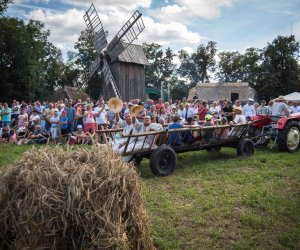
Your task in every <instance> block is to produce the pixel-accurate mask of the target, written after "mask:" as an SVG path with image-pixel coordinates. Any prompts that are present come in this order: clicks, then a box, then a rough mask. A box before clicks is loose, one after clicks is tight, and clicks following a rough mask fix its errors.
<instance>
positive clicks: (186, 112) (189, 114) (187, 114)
mask: <svg viewBox="0 0 300 250" xmlns="http://www.w3.org/2000/svg"><path fill="white" fill-rule="evenodd" d="M182 115H183V119H184V120H185V121H187V119H188V118H189V117H192V118H193V117H194V111H193V110H192V109H191V108H190V104H188V103H187V104H186V105H185V109H184V110H183V111H182Z"/></svg>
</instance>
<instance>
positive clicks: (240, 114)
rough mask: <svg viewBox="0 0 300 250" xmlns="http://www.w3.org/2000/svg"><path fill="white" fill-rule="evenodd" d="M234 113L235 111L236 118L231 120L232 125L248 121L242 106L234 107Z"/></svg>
mask: <svg viewBox="0 0 300 250" xmlns="http://www.w3.org/2000/svg"><path fill="white" fill-rule="evenodd" d="M233 113H234V119H233V120H232V121H231V122H230V124H231V125H233V124H246V123H247V119H246V117H245V116H244V115H243V109H242V108H241V107H235V108H234V109H233Z"/></svg>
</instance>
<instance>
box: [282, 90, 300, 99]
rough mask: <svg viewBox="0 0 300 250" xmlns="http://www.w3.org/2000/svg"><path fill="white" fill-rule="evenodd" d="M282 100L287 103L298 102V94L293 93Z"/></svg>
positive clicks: (299, 93) (299, 95) (299, 96)
mask: <svg viewBox="0 0 300 250" xmlns="http://www.w3.org/2000/svg"><path fill="white" fill-rule="evenodd" d="M284 99H285V100H287V101H300V92H293V93H291V94H288V95H286V96H284Z"/></svg>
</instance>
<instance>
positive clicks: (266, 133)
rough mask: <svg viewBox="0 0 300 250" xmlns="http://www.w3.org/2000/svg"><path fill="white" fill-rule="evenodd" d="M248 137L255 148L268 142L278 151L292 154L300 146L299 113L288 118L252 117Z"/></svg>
mask: <svg viewBox="0 0 300 250" xmlns="http://www.w3.org/2000/svg"><path fill="white" fill-rule="evenodd" d="M251 121H252V122H253V123H252V124H251V125H250V127H249V130H248V135H249V137H250V138H252V140H253V141H254V145H255V146H266V145H267V144H268V143H269V141H270V140H272V141H274V143H277V146H278V149H279V150H280V151H287V152H294V151H296V150H297V149H298V148H299V146H300V113H295V114H291V115H289V116H284V117H279V116H261V115H257V116H253V117H252V118H251Z"/></svg>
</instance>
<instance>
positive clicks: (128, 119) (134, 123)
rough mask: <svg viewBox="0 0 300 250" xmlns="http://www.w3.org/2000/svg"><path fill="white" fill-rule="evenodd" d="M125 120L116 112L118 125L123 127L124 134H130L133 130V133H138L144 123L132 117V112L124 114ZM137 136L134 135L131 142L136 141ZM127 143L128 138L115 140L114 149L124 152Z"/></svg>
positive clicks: (120, 152) (117, 151)
mask: <svg viewBox="0 0 300 250" xmlns="http://www.w3.org/2000/svg"><path fill="white" fill-rule="evenodd" d="M124 117H125V120H121V119H120V118H119V114H116V120H117V125H118V126H119V127H121V128H123V135H129V133H130V132H131V130H132V133H134V134H136V133H137V132H138V131H139V130H140V129H141V127H142V125H143V123H141V122H139V121H138V120H137V119H136V118H135V117H132V116H131V114H130V113H129V112H128V113H126V114H125V115H124ZM136 138H137V137H132V138H131V139H130V141H129V143H135V141H136ZM126 143H127V138H124V139H120V140H118V141H117V142H115V145H114V146H113V151H114V152H116V153H119V154H122V153H123V151H124V149H125V145H126Z"/></svg>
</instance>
